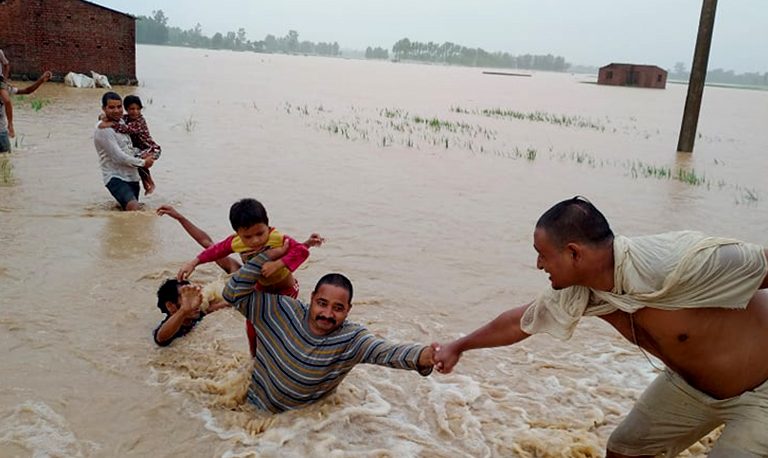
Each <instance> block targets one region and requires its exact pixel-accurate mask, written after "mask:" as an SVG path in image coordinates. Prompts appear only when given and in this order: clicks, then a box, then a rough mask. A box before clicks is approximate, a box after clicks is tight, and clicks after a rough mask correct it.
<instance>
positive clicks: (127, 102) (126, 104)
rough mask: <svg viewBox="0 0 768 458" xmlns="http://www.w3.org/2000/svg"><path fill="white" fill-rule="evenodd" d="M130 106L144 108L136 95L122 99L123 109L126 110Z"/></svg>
mask: <svg viewBox="0 0 768 458" xmlns="http://www.w3.org/2000/svg"><path fill="white" fill-rule="evenodd" d="M131 105H138V106H139V108H144V105H142V103H141V99H140V98H139V96H138V95H133V94H131V95H126V96H125V98H124V99H123V106H124V107H125V108H128V107H129V106H131Z"/></svg>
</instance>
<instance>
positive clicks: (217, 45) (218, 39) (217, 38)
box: [211, 32, 224, 49]
mask: <svg viewBox="0 0 768 458" xmlns="http://www.w3.org/2000/svg"><path fill="white" fill-rule="evenodd" d="M223 43H224V37H223V36H222V35H221V33H219V32H216V33H215V34H214V35H213V37H211V47H212V48H213V49H221V46H222V44H223Z"/></svg>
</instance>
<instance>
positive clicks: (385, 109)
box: [0, 46, 768, 457]
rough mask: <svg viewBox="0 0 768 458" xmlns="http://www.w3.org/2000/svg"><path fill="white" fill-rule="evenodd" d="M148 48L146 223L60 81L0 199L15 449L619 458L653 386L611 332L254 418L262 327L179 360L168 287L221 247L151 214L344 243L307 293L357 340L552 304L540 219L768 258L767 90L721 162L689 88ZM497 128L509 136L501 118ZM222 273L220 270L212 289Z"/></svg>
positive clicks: (184, 343) (27, 109) (439, 335)
mask: <svg viewBox="0 0 768 458" xmlns="http://www.w3.org/2000/svg"><path fill="white" fill-rule="evenodd" d="M137 55H138V71H139V75H138V76H139V80H140V81H141V84H140V86H138V87H134V88H117V90H118V91H119V92H120V93H121V94H123V95H126V94H128V93H131V92H133V93H136V94H138V95H139V96H141V97H142V99H143V100H144V102H145V111H144V112H145V116H146V118H147V120H148V122H149V125H150V128H151V130H152V133H153V135H154V137H155V139H156V140H157V141H158V142H159V143H160V144H161V145H162V146H163V156H162V158H161V159H160V161H158V163H157V164H156V166H155V167H154V168H153V175H154V176H155V180H156V182H157V185H158V187H157V191H156V192H155V194H154V195H152V196H150V197H149V198H146V199H143V201H144V202H145V203H146V210H145V211H143V212H140V213H137V214H123V213H121V212H119V211H116V210H115V208H114V204H113V201H112V199H111V196H110V195H109V194H108V192H107V190H106V189H105V188H104V186H103V184H102V182H101V175H100V172H99V170H98V163H97V158H96V153H95V151H94V148H93V142H92V132H93V126H94V125H95V121H96V117H97V115H98V113H99V109H100V96H101V94H102V91H101V90H95V89H94V90H86V89H72V88H65V87H63V86H62V85H60V84H48V85H46V86H44V87H43V88H42V89H40V90H39V91H38V92H37V93H36V94H35V95H34V96H33V98H34V99H39V100H42V101H43V102H44V106H43V107H42V109H40V110H39V111H36V110H35V109H34V108H33V107H32V103H31V102H30V101H29V99H27V100H23V99H22V100H17V102H16V109H17V114H16V119H17V128H16V131H17V135H18V147H17V148H16V149H15V151H14V152H13V153H12V155H11V156H10V163H11V164H12V167H13V169H12V172H11V173H12V177H11V178H12V180H13V182H12V183H11V184H10V185H4V186H0V291H1V292H2V294H1V296H0V348H3V350H4V351H3V352H2V356H0V368H1V371H2V372H1V375H0V380H2V381H1V383H0V456H4V457H5V456H22V457H23V456H35V457H42V456H67V457H78V456H82V457H91V456H94V457H102V456H103V457H111V456H121V457H128V456H201V457H202V456H225V457H249V456H266V457H271V456H334V457H361V456H367V457H387V456H391V457H403V456H413V457H417V456H418V457H422V456H423V457H460V456H466V457H484V456H504V457H506V456H520V457H562V456H566V457H592V456H601V455H602V454H603V450H604V446H605V443H606V440H607V438H608V436H609V434H610V431H611V430H612V429H613V428H614V427H615V426H616V425H617V424H618V422H619V421H620V420H621V418H622V417H623V415H625V414H626V412H627V411H628V410H629V408H630V407H631V406H632V404H633V401H634V399H635V398H636V397H637V396H638V395H639V393H640V392H641V391H642V389H643V388H644V387H645V386H646V385H647V383H648V382H649V381H650V380H651V379H652V378H653V377H654V374H655V370H654V368H653V367H651V365H650V364H649V362H648V361H647V360H646V359H645V357H644V356H643V354H642V353H640V351H639V350H637V349H636V348H633V346H632V345H631V344H629V343H628V342H625V341H623V340H622V339H621V338H620V337H619V335H618V334H617V333H616V332H614V331H613V330H612V329H611V328H609V327H608V326H607V325H606V324H604V323H602V322H601V321H599V320H596V319H585V320H584V322H583V323H582V324H581V325H580V327H579V329H578V331H577V333H576V335H575V337H574V338H573V339H572V340H571V341H568V342H560V341H557V340H554V339H552V338H550V337H547V336H534V337H532V338H530V339H528V340H526V341H524V342H522V343H521V344H519V345H516V346H514V347H508V348H501V349H493V350H481V351H474V352H469V353H467V354H465V355H464V356H463V358H462V361H461V362H460V363H459V365H458V366H457V368H456V370H455V372H454V373H453V374H450V375H447V376H444V375H440V374H434V375H432V376H431V377H428V378H422V377H419V376H418V375H417V374H415V373H412V372H406V371H395V370H390V369H385V368H380V367H375V366H358V367H357V368H356V369H355V370H353V371H352V373H351V374H350V375H349V377H348V378H347V379H346V380H345V381H344V382H343V383H342V385H341V386H340V388H339V389H338V391H337V392H336V393H335V394H334V395H332V396H330V397H329V398H327V399H325V400H323V401H322V402H319V403H317V404H315V405H312V406H310V407H307V408H305V409H302V410H299V411H295V412H289V413H285V414H281V415H267V414H264V413H259V412H255V411H253V410H251V409H250V408H249V407H248V406H247V405H246V404H245V403H244V402H243V396H244V392H245V388H246V384H247V381H248V380H247V374H248V372H247V371H248V364H249V361H248V357H247V351H246V340H245V333H244V329H243V323H242V319H241V318H240V317H239V316H237V315H235V314H234V313H233V312H231V311H229V310H225V311H221V312H217V313H215V314H213V315H211V316H209V317H208V318H206V319H205V320H204V321H203V322H202V323H201V325H200V326H199V327H198V328H197V329H196V330H194V331H193V332H192V333H191V334H190V335H188V336H187V337H184V338H183V339H180V340H179V341H177V342H176V343H174V345H172V346H171V347H169V348H162V349H161V348H156V347H155V345H154V343H153V342H152V339H151V331H152V329H153V328H154V327H155V326H156V324H157V323H158V321H159V320H160V318H161V314H160V312H159V311H158V310H157V308H156V306H155V299H154V293H155V290H156V289H157V287H158V285H159V284H160V282H161V281H162V279H163V278H164V277H167V276H170V275H172V274H173V273H174V272H175V271H176V270H177V269H178V267H179V266H180V265H181V264H182V263H183V262H184V261H185V260H187V259H188V258H190V257H192V256H194V255H195V254H196V253H197V252H198V247H197V246H196V245H195V243H194V242H193V241H192V240H191V239H189V238H188V237H187V236H186V235H185V233H184V232H183V230H182V229H181V227H180V226H179V225H178V224H177V223H176V222H175V221H174V220H172V219H170V218H168V217H157V216H155V215H154V214H153V212H152V210H153V209H155V208H156V207H157V206H159V205H161V204H171V205H174V206H176V207H177V208H178V209H179V210H180V211H181V212H183V213H184V214H185V215H187V216H188V217H189V218H190V219H191V220H192V221H194V222H195V223H197V224H198V225H199V226H200V227H202V228H204V229H205V230H207V231H208V232H209V233H210V234H211V235H212V236H213V237H214V238H216V239H219V238H223V237H225V236H226V235H228V234H229V233H230V231H231V229H230V228H229V223H228V219H227V215H228V208H229V205H230V204H231V203H232V202H234V201H235V200H236V199H239V198H241V197H245V196H251V197H255V198H258V199H259V200H261V201H262V202H264V204H265V205H266V207H267V209H268V210H269V213H270V217H271V223H272V224H273V225H274V226H276V227H278V228H280V229H282V230H283V231H284V232H285V233H288V234H291V235H293V236H295V237H296V238H302V237H304V236H306V235H308V234H309V233H311V232H313V231H316V232H320V233H321V234H323V235H324V236H325V237H326V239H327V244H326V245H325V246H323V247H321V248H316V249H314V250H313V252H312V257H311V259H310V261H309V262H308V263H307V264H306V265H305V266H304V267H303V268H302V269H300V270H299V271H298V272H297V277H298V279H299V281H300V282H301V285H302V292H301V297H302V298H304V299H306V298H307V297H308V295H309V291H310V289H311V287H312V286H313V284H314V282H315V281H316V280H317V279H318V278H319V277H320V276H321V275H322V274H323V273H326V272H329V271H340V272H344V273H346V274H347V275H348V276H349V277H350V278H351V279H352V281H353V283H354V285H355V288H356V297H355V305H354V307H353V309H352V312H351V314H350V319H351V320H354V321H357V322H361V323H364V324H366V325H368V326H369V327H370V328H371V329H372V330H373V331H374V332H376V333H377V334H380V335H382V336H385V337H387V338H390V339H393V340H398V341H418V342H424V343H429V342H432V341H435V340H437V341H443V340H447V339H452V338H455V337H457V336H459V335H461V334H462V333H466V332H469V331H471V330H473V329H475V328H476V327H478V326H479V325H481V324H483V323H485V322H487V321H488V320H490V319H492V318H494V317H495V316H496V315H497V314H499V313H500V312H502V311H504V310H506V309H508V308H510V307H513V306H516V305H520V304H523V303H526V302H527V301H529V300H531V299H532V298H533V297H534V296H535V295H536V294H537V292H538V291H539V290H540V289H541V288H543V287H544V286H545V285H546V281H547V279H546V276H545V275H544V274H542V273H541V272H539V271H537V270H536V269H535V252H534V250H533V247H532V231H533V225H534V223H535V221H536V219H537V218H538V216H539V215H540V214H541V213H542V212H543V211H544V210H546V209H547V208H548V207H549V206H551V205H552V204H553V203H555V202H557V201H559V200H561V199H564V198H568V197H571V196H573V195H576V194H581V195H585V196H587V197H588V198H590V199H591V200H592V201H593V202H594V203H595V204H596V205H597V206H598V207H599V208H601V209H602V210H603V211H604V213H605V214H606V215H607V217H608V218H609V220H610V221H612V224H613V227H614V230H615V231H616V232H617V233H622V234H626V235H637V234H645V233H652V232H661V231H668V230H678V229H698V230H702V231H705V232H709V233H713V234H717V235H723V236H732V237H737V238H742V239H745V240H749V241H752V242H756V243H761V244H768V239H767V238H766V233H768V231H767V229H768V227H766V220H765V217H764V214H765V211H766V205H768V203H766V201H768V185H767V184H766V180H765V170H768V155H766V154H765V152H766V147H768V130H767V129H765V125H766V120H768V92H759V91H746V90H736V89H727V88H707V89H706V91H705V95H704V104H703V107H702V113H701V120H700V124H699V130H700V135H699V136H698V138H697V144H696V151H695V153H694V154H693V155H678V154H676V153H675V146H676V144H677V131H678V128H679V124H680V119H681V113H682V107H683V104H684V101H685V90H686V88H685V86H683V85H669V86H668V87H667V89H666V90H648V89H633V88H617V87H602V86H597V85H595V84H590V83H588V82H585V81H589V78H588V77H583V76H579V75H570V74H548V73H535V74H533V76H532V77H530V78H522V77H506V76H490V75H483V74H482V73H481V70H480V69H474V68H458V67H444V66H429V65H415V64H414V65H411V64H404V63H398V64H394V63H390V62H366V61H358V60H344V59H327V58H316V57H302V56H277V55H275V56H271V55H259V54H251V53H233V52H217V51H204V50H189V49H177V48H169V47H148V46H140V47H139V49H138V53H137ZM94 70H97V71H98V69H94ZM494 109H498V110H497V112H499V113H501V112H502V111H504V110H506V115H505V116H486V115H484V114H483V110H494ZM536 112H539V114H535V113H536ZM529 114H530V116H529ZM551 115H565V117H560V118H553V117H552V116H551ZM521 117H522V118H523V119H518V118H521ZM434 119H437V121H433V120H434ZM678 170H682V171H689V173H688V175H678V173H680V172H678ZM691 170H692V171H693V172H690V171H691ZM667 173H670V174H671V175H672V176H671V178H670V177H668V176H666V174H667ZM218 275H219V273H218V272H217V270H216V269H215V268H214V267H210V266H205V267H202V268H199V271H198V272H197V273H196V274H195V276H194V278H195V279H196V280H198V281H201V282H209V281H212V280H215V279H216V278H217V277H218ZM706 447H707V446H706V444H698V445H696V446H694V447H693V448H692V449H691V453H692V454H693V455H694V456H702V455H703V453H705V451H706Z"/></svg>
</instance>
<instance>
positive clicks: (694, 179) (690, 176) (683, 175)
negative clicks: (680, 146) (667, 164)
mask: <svg viewBox="0 0 768 458" xmlns="http://www.w3.org/2000/svg"><path fill="white" fill-rule="evenodd" d="M676 178H677V180H678V181H682V182H683V183H688V184H690V185H693V186H700V185H702V184H706V182H707V180H706V178H705V177H704V176H703V175H698V174H697V173H696V170H694V169H691V170H686V169H677V177H676Z"/></svg>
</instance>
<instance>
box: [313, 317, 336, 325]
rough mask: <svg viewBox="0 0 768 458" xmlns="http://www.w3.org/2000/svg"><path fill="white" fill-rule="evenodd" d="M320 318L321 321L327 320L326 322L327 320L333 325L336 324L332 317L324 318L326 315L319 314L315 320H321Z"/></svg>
mask: <svg viewBox="0 0 768 458" xmlns="http://www.w3.org/2000/svg"><path fill="white" fill-rule="evenodd" d="M321 320H322V321H327V322H329V323H331V324H333V325H335V324H336V320H334V319H333V318H326V317H324V316H319V317H317V320H316V321H321Z"/></svg>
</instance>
